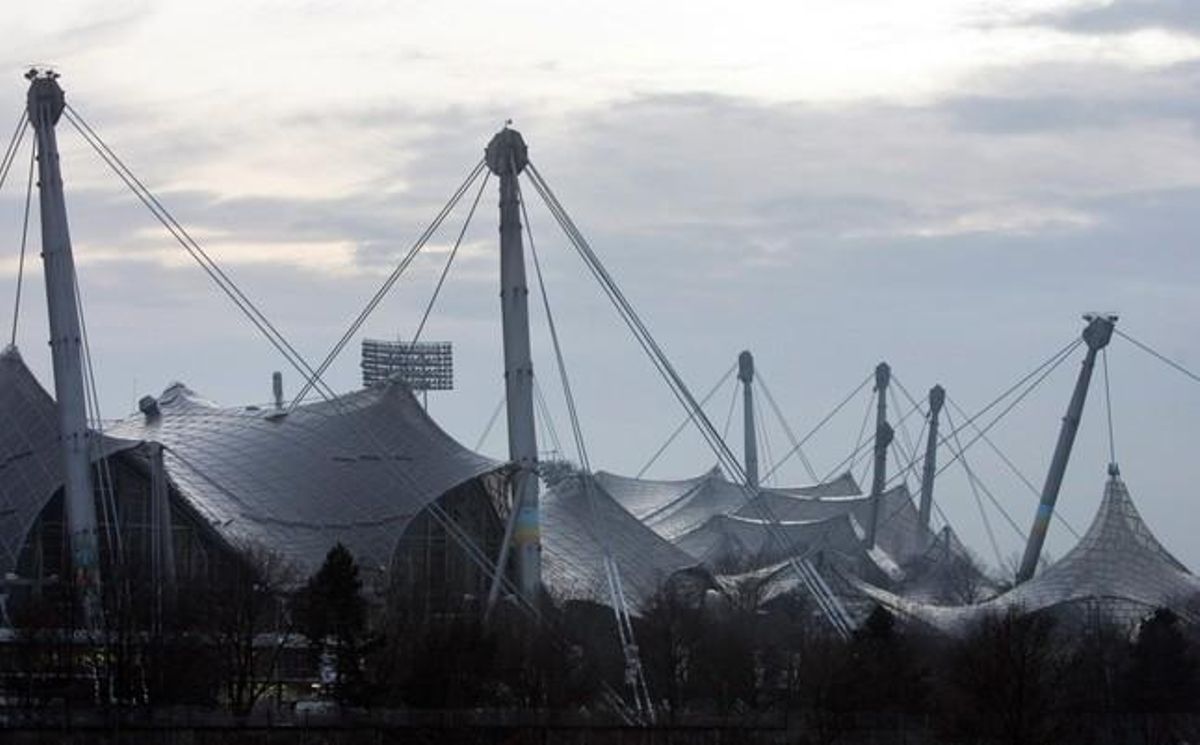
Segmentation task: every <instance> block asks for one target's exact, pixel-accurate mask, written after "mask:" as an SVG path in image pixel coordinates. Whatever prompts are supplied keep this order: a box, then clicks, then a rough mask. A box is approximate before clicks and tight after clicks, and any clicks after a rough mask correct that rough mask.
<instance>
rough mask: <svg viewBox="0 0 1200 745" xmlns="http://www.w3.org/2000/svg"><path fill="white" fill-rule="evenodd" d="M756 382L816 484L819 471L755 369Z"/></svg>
mask: <svg viewBox="0 0 1200 745" xmlns="http://www.w3.org/2000/svg"><path fill="white" fill-rule="evenodd" d="M754 382H755V383H757V384H758V389H759V390H760V391H762V393H763V396H764V397H765V398H766V399H767V403H768V404H769V405H770V407H771V410H772V411H773V412H775V418H776V419H778V420H779V426H780V427H782V428H783V433H784V435H786V436H787V438H788V444H789V445H791V446H792V450H791V452H793V453H795V454H796V457H798V458H799V459H800V463H801V464H802V465H803V466H804V470H805V471H806V472H807V473H808V477H809V478H810V479H812V482H813V483H814V484H816V483H817V472H816V470H814V469H813V467H812V463H811V462H810V461H809V460H808V456H807V455H805V454H804V450H803V448H802V447H801V445H800V442H799V441H798V440H797V439H796V433H795V432H793V431H792V426H791V425H790V424H788V421H787V418H785V417H784V416H783V410H782V409H780V408H779V404H777V403H775V397H774V396H772V395H771V389H770V388H768V387H767V381H765V380H763V377H762V372H761V371H758V370H755V371H754ZM767 462H768V463H774V462H775V461H774V460H773V459H770V458H768V460H767ZM772 473H774V469H771V471H770V472H768V473H767V474H766V475H765V476H763V478H764V479H768V478H770V477H771V474H772Z"/></svg>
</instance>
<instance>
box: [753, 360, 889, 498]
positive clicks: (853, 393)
mask: <svg viewBox="0 0 1200 745" xmlns="http://www.w3.org/2000/svg"><path fill="white" fill-rule="evenodd" d="M874 379H875V375H874V373H872V374H870V375H868V376H867V377H865V378H863V380H862V382H861V383H859V384H858V385H857V386H856V387H855V388H854V390H852V391H850V393H848V394H846V397H845V398H843V399H842V400H841V401H840V402H838V405H837V406H834V407H833V409H832V410H831V411H830V412H829V413H828V414H826V415H825V416H824V417H823V418H822V419H821V421H819V422H817V424H816V426H814V427H813V428H812V429H810V430H809V431H808V434H806V435H804V437H801V438H800V440H799V441H798V442H797V443H796V444H794V445H793V446H792V449H791V450H789V451H788V452H787V453H786V454H785V455H784V456H783V457H782V458H781V459H780V460H779V462H778V463H776V464H775V465H773V466H771V468H770V470H768V471H767V476H770V475H771V474H773V473H775V471H777V470H779V467H780V466H782V465H783V464H784V463H786V462H787V460H788V458H791V457H792V456H793V455H795V454H796V453H798V452H799V451H800V448H801V447H802V446H803V445H804V444H805V443H806V442H808V441H809V440H810V439H811V438H812V437H813V435H815V434H817V432H819V431H821V428H822V427H824V426H825V425H826V424H827V423H828V422H829V420H830V419H833V418H834V417H835V416H837V415H838V413H839V412H840V411H841V410H842V409H843V408H845V407H846V405H847V404H849V403H850V402H851V401H853V400H854V397H855V396H857V395H858V392H859V391H861V390H862V389H863V388H866V387H867V385H868V384H869V383H870V382H871V381H872V380H874ZM835 470H836V469H835ZM764 478H766V477H764ZM814 478H815V477H814Z"/></svg>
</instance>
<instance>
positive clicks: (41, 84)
mask: <svg viewBox="0 0 1200 745" xmlns="http://www.w3.org/2000/svg"><path fill="white" fill-rule="evenodd" d="M25 79H26V80H28V81H29V95H28V97H27V99H26V106H27V107H28V114H29V121H30V122H31V123H32V124H33V125H34V126H35V127H36V126H38V125H39V124H41V123H43V121H47V122H48V123H49V124H50V126H54V125H55V124H58V119H59V117H60V116H62V112H63V108H64V107H65V106H66V98H65V96H64V95H63V89H62V87H61V86H59V84H58V73H57V72H55V71H54V70H51V69H50V68H48V67H31V68H29V71H28V72H26V73H25Z"/></svg>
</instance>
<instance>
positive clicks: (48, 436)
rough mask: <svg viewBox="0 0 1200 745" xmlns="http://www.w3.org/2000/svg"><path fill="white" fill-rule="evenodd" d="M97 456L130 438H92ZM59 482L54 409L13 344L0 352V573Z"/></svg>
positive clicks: (9, 566) (12, 561) (13, 561)
mask: <svg viewBox="0 0 1200 745" xmlns="http://www.w3.org/2000/svg"><path fill="white" fill-rule="evenodd" d="M93 443H94V444H96V445H101V446H100V447H96V448H95V450H96V457H99V456H100V455H101V454H102V453H103V454H112V453H115V452H118V451H120V450H127V449H130V448H134V447H136V446H137V445H138V443H137V442H136V441H135V442H128V441H123V440H120V439H118V438H114V437H106V438H104V440H103V442H102V443H100V442H98V441H96V440H95V439H93ZM62 483H63V462H62V452H61V450H60V448H59V437H58V412H57V406H56V405H55V403H54V399H52V398H51V397H50V394H49V393H47V392H46V391H45V390H44V389H43V388H42V386H41V384H39V383H38V381H37V379H36V378H35V377H34V376H33V373H31V372H30V371H29V368H28V367H26V366H25V362H24V360H22V359H21V355H20V354H19V353H18V352H17V350H16V349H15V348H13V347H9V348H8V349H5V350H4V351H3V352H0V576H3V575H6V574H8V573H9V572H12V571H14V570H15V569H16V566H17V557H18V555H19V554H20V551H21V546H22V545H24V543H25V536H26V534H28V532H29V529H30V528H31V527H32V526H33V523H34V521H35V520H36V519H37V516H38V514H39V513H40V512H41V511H42V508H43V507H45V505H46V503H47V502H49V501H50V499H51V497H53V496H54V493H55V492H56V491H58V489H59V488H60V487H61V486H62Z"/></svg>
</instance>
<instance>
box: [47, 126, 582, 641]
mask: <svg viewBox="0 0 1200 745" xmlns="http://www.w3.org/2000/svg"><path fill="white" fill-rule="evenodd" d="M66 111H67V116H68V121H70V122H71V123H72V124H73V126H75V129H76V130H77V131H78V132H79V133H80V135H81V136H83V137H84V139H85V140H86V141H87V142H88V144H89V145H91V146H92V148H93V150H95V151H96V152H97V154H98V155H99V156H100V157H101V159H102V160H104V161H105V163H106V164H107V165H109V167H110V168H111V169H112V170H113V171H114V172H115V173H116V174H117V176H118V177H119V178H121V180H122V181H123V182H124V183H125V184H126V186H127V187H129V188H130V190H131V191H133V192H134V194H135V196H137V197H138V198H139V201H142V203H143V204H145V205H146V207H147V208H148V209H150V211H151V213H152V214H154V215H155V217H156V218H157V219H158V220H159V221H160V222H161V223H162V224H163V225H164V227H165V228H167V231H168V232H169V233H171V235H172V236H173V237H175V238H176V240H177V241H178V242H179V243H180V244H181V245H182V246H183V247H184V248H185V249H187V250H188V253H189V254H190V255H192V257H193V258H194V259H196V260H197V263H200V265H201V267H202V268H203V269H204V270H205V272H206V273H207V274H209V276H210V278H212V279H213V280H214V282H215V283H216V284H217V285H218V286H219V288H220V289H221V290H222V291H223V292H225V294H226V295H227V296H228V297H229V298H230V300H231V301H233V302H234V304H235V306H237V307H238V308H239V310H242V312H243V313H244V314H246V315H247V317H248V318H249V319H250V320H251V322H252V323H253V324H254V325H255V326H256V327H257V328H258V329H259V330H260V332H262V333H263V335H264V336H266V337H267V339H268V341H269V342H270V343H271V344H272V346H274V347H276V349H277V350H279V351H280V353H281V354H283V356H284V357H285V358H286V359H287V360H288V362H289V363H290V364H292V365H293V367H296V369H297V370H298V371H299V372H300V373H301V375H302V376H303V377H304V379H305V381H306V385H308V386H310V388H311V389H314V390H316V391H317V392H318V393H319V394H320V395H321V396H322V397H323V398H324V399H325V400H326V401H327V402H329V403H331V404H333V409H334V410H335V413H337V414H339V415H343V416H344V415H345V414H346V409H345V406H344V404H343V403H342V401H341V400H340V399H339V398H338V397H337V396H336V394H334V393H333V391H332V389H331V388H330V387H329V386H328V385H327V384H326V383H325V381H324V380H323V379H322V378H321V374H319V373H317V372H316V371H315V370H313V368H312V367H311V366H309V364H308V362H307V361H306V360H305V359H304V358H303V357H302V356H301V355H300V354H299V353H297V352H296V351H295V349H294V348H293V347H292V346H291V344H290V343H288V341H287V340H286V339H285V338H283V337H282V335H281V334H279V332H278V331H277V330H275V328H274V326H272V325H271V324H270V322H269V321H268V320H267V319H266V318H265V316H263V315H262V314H261V312H259V311H258V309H257V308H256V307H255V306H253V304H251V303H250V301H249V299H248V298H246V297H245V295H244V294H243V293H242V292H241V291H240V289H238V288H237V286H236V285H234V284H233V283H232V281H231V280H229V279H228V277H227V276H226V275H225V273H224V272H223V271H222V270H221V269H220V267H219V266H217V265H216V263H215V262H214V261H212V260H211V258H210V257H208V255H207V254H206V253H205V252H204V251H203V249H202V248H200V247H199V245H198V244H196V243H195V241H194V240H192V239H191V236H190V235H189V234H187V233H186V231H185V230H184V229H183V228H182V226H180V225H179V223H178V222H177V221H175V220H174V218H173V217H172V216H171V215H170V213H169V212H167V211H166V209H165V208H163V207H162V205H161V203H159V202H158V200H157V198H155V197H154V195H153V194H152V193H150V192H149V190H148V189H146V188H145V186H144V185H143V184H142V183H141V181H140V180H138V179H137V177H136V176H135V175H134V174H133V173H132V172H131V171H129V169H128V168H127V167H125V165H124V163H123V162H121V161H120V159H119V158H118V157H117V156H116V155H115V154H114V153H113V152H112V151H111V149H109V148H108V146H107V145H106V144H105V143H104V142H103V140H101V139H100V138H99V136H98V135H97V134H95V132H94V130H92V129H91V127H90V126H88V125H87V123H86V122H84V121H83V120H82V118H79V117H78V115H77V114H75V113H74V110H73V109H72V108H71V107H70V105H69V104H68V105H67V108H66ZM89 135H90V136H89ZM483 167H484V164H483V163H482V162H481V163H480V164H479V165H478V166H477V167H476V168H475V169H473V171H472V175H471V176H469V177H468V180H467V181H466V182H464V185H463V186H462V187H461V188H460V190H459V192H458V193H457V194H456V196H455V198H452V200H451V201H452V203H457V200H458V198H459V197H461V195H462V194H463V193H465V191H466V190H467V188H469V184H470V183H471V182H473V181H474V178H475V177H476V176H477V175H478V172H479V171H480V170H481V169H482V168H483ZM138 187H140V189H139V188H138ZM156 207H157V209H156ZM448 212H449V207H448V208H446V209H444V210H443V214H442V218H443V219H444V215H445V214H447V213H448ZM435 223H436V224H440V220H438V221H435ZM436 224H435V225H434V226H432V227H431V230H430V231H429V232H430V233H432V229H435V228H436ZM193 250H194V251H195V253H194V252H193ZM197 254H199V255H197ZM402 270H403V267H400V268H398V270H397V271H396V272H394V273H393V274H394V277H397V278H398V276H399V273H400V272H401V271H402ZM222 280H225V281H224V282H223V281H222ZM389 287H390V284H385V288H384V289H383V292H384V293H386V291H387V289H388V288H389ZM367 312H368V313H369V310H368V311H367ZM363 318H365V316H363ZM297 403H298V402H297V401H293V407H294V406H295V405H297ZM289 410H290V409H289ZM322 413H323V414H324V415H326V416H329V415H330V414H329V413H328V412H322ZM351 421H352V422H354V421H355V420H353V419H351ZM354 428H355V430H357V432H358V434H359V435H360V436H362V437H363V438H364V439H365V440H366V441H367V443H368V444H369V445H371V446H372V447H374V448H375V449H376V450H377V451H378V452H379V453H386V452H387V448H385V447H384V446H383V444H382V443H381V442H380V441H379V440H378V438H376V437H375V436H374V434H373V433H372V432H371V431H370V430H369V429H367V428H365V427H362V426H360V425H358V424H357V423H355V427H354ZM338 444H339V445H344V444H345V443H338ZM176 455H177V454H176ZM383 461H384V462H385V463H387V464H388V467H389V468H390V469H391V470H392V471H393V473H394V475H395V476H396V477H397V478H398V480H399V481H401V482H408V483H410V484H411V483H412V476H411V475H410V474H408V473H406V472H404V471H402V470H400V469H399V468H398V467H397V466H396V465H395V464H394V462H393V461H392V460H391V459H390V458H384V459H383ZM413 486H415V484H413ZM425 509H426V510H427V511H428V512H429V514H430V516H431V517H432V518H433V519H434V520H435V522H437V523H438V524H439V526H441V527H442V528H443V529H444V530H445V531H446V534H447V535H448V536H449V537H450V538H451V539H452V540H454V541H455V542H456V543H457V544H458V545H459V546H460V547H461V548H462V549H463V551H464V553H465V555H466V558H467V559H468V560H470V561H472V562H473V563H475V564H476V565H477V566H478V567H479V568H480V570H481V571H482V572H483V574H484V575H485V578H486V579H487V580H488V581H493V580H494V581H496V582H498V583H500V584H501V585H503V586H504V587H505V588H506V589H507V590H509V591H511V592H512V593H513V596H514V597H515V598H516V601H517V603H518V607H519V608H520V609H521V610H522V611H524V612H526V613H528V614H529V615H530V616H531V617H532V618H534V619H535V620H538V621H541V620H542V616H541V611H540V609H539V608H538V607H537V606H536V605H535V604H534V603H532V602H530V601H529V600H528V599H527V598H524V597H523V596H521V594H520V593H519V592H517V588H516V587H515V585H514V584H513V582H512V580H510V579H509V578H508V577H507V576H506V575H505V572H504V571H503V570H502V569H501V568H499V567H497V565H496V564H494V563H493V562H492V560H491V558H490V557H489V556H488V555H487V554H486V553H485V552H484V551H483V549H482V548H481V547H480V546H479V545H478V543H477V542H475V540H474V539H473V538H472V536H471V535H470V534H469V533H467V532H466V530H465V529H464V528H463V527H462V526H460V525H459V524H458V523H457V522H456V521H455V520H454V518H453V517H452V516H451V515H450V514H448V513H447V512H446V510H445V509H444V508H443V507H442V506H441V505H440V504H438V503H437V502H436V501H435V502H431V503H430V504H428V505H427V506H426V508H425ZM556 641H557V642H560V643H565V642H564V639H563V638H562V634H561V632H560V634H559V638H557V639H556Z"/></svg>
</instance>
